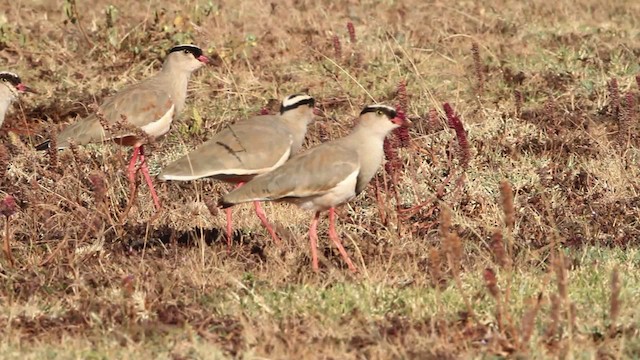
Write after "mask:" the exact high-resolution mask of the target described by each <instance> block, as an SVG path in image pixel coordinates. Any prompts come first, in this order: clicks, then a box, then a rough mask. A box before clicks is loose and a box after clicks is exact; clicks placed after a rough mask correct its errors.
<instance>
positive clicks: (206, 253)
mask: <svg viewBox="0 0 640 360" xmlns="http://www.w3.org/2000/svg"><path fill="white" fill-rule="evenodd" d="M1 6H2V9H3V10H4V13H5V14H6V18H2V19H0V58H1V59H2V61H3V64H4V65H3V66H4V68H6V69H8V70H12V71H15V72H17V73H19V74H20V76H21V77H22V79H23V80H24V81H25V82H27V83H28V84H29V85H30V86H31V87H33V88H36V89H38V90H39V92H40V94H39V95H32V96H27V97H23V98H22V99H21V102H20V103H18V104H14V106H13V110H12V112H11V113H10V114H8V116H7V120H6V121H5V124H4V126H3V128H2V129H0V199H2V200H1V201H0V215H1V217H0V224H1V225H2V228H1V229H2V238H3V257H2V261H1V266H2V267H1V269H0V278H1V279H2V280H1V281H2V284H3V285H4V286H3V287H2V288H1V289H0V299H2V301H3V303H4V304H6V306H4V308H3V310H2V312H0V326H1V327H2V329H3V332H4V334H3V335H4V336H3V342H2V344H1V346H2V350H3V352H6V353H11V354H18V353H19V352H31V353H32V354H33V356H35V357H42V356H44V354H48V353H50V351H55V353H57V354H67V355H68V357H73V356H76V357H89V356H91V355H94V356H107V355H106V354H110V355H109V356H119V357H141V356H145V357H149V356H156V357H172V358H211V357H238V358H240V357H267V358H294V357H299V358H385V359H386V358H416V359H429V358H434V359H435V358H437V359H442V358H452V359H453V358H460V357H463V358H464V357H473V356H477V355H476V354H485V355H495V356H503V357H507V356H523V357H543V358H544V357H550V358H556V357H570V356H579V357H586V356H589V357H598V358H601V357H607V358H609V357H611V358H624V357H634V356H635V357H637V356H638V354H639V353H640V343H639V342H638V340H637V339H638V331H639V330H638V327H637V321H635V320H634V319H637V317H638V316H639V315H640V314H639V313H638V310H637V309H636V307H635V306H633V299H634V298H635V297H636V296H637V295H638V294H637V289H638V288H639V285H640V284H639V281H638V280H639V279H638V276H637V275H636V274H637V271H638V266H639V264H640V263H639V262H638V259H639V258H638V256H639V255H638V239H640V224H639V222H638V218H639V215H640V213H639V208H640V207H639V205H640V195H638V193H639V190H640V189H639V184H638V178H639V174H638V165H637V164H638V157H639V152H638V149H639V148H640V144H639V140H640V137H638V130H639V127H640V125H639V120H640V119H639V118H638V116H639V115H638V114H639V111H638V106H639V104H640V99H639V96H640V80H638V79H640V77H638V73H640V64H639V63H638V60H637V59H638V58H637V56H638V53H640V51H639V50H638V49H640V42H639V40H638V39H637V36H635V37H634V35H633V34H634V31H635V30H634V29H637V28H638V25H639V24H638V19H637V18H634V17H633V16H632V14H633V13H634V11H635V13H637V11H640V5H638V4H636V3H635V2H631V1H621V2H618V3H616V4H613V5H611V4H604V3H596V2H594V1H591V0H584V1H581V2H579V3H578V4H574V3H572V4H569V3H566V4H565V3H563V2H556V3H553V4H547V3H545V4H544V6H542V5H536V4H528V5H525V4H521V3H520V2H514V1H494V2H493V4H492V6H488V5H476V4H471V3H468V4H459V5H451V4H444V3H438V2H436V3H429V4H424V3H422V2H419V1H414V2H404V3H400V2H398V3H395V2H391V3H389V2H386V3H379V2H376V3H366V4H361V5H355V4H353V3H348V2H342V3H341V2H338V3H331V4H330V5H328V4H318V3H314V2H308V1H292V2H286V3H268V2H258V3H251V4H250V3H242V2H241V3H237V2H228V1H222V2H210V1H191V2H187V3H186V4H183V5H180V6H179V5H177V4H174V3H171V4H169V3H166V2H156V1H153V2H151V3H137V2H124V1H115V2H113V3H111V4H109V5H108V4H106V3H100V2H97V1H96V2H76V1H74V0H64V1H62V0H60V1H57V2H34V3H32V4H28V5H27V4H22V3H21V4H20V5H16V6H14V5H11V6H10V5H9V4H4V5H1ZM525 6H527V8H526V9H524V8H523V7H525ZM589 9H591V10H589ZM45 13H46V14H47V17H46V18H44V17H43V16H44V15H43V14H45ZM525 13H526V15H525ZM283 19H286V21H283ZM181 42H194V43H196V44H198V45H200V46H201V47H202V48H203V49H206V52H207V53H208V54H207V55H210V56H211V57H212V58H214V59H215V61H214V65H213V66H210V67H208V68H207V69H205V71H202V72H199V73H197V74H195V75H194V76H193V78H192V81H191V83H190V90H191V91H190V96H189V100H188V106H187V109H186V110H185V111H184V113H183V114H182V115H181V118H180V120H179V121H177V122H176V123H174V126H173V128H172V131H171V132H170V134H168V135H167V136H165V137H164V138H163V139H160V140H159V141H158V142H156V143H155V144H151V146H149V147H148V149H147V151H148V161H149V166H150V170H151V172H152V174H154V173H155V174H157V173H158V172H159V169H160V168H161V167H162V166H164V165H166V164H167V163H169V162H170V161H171V160H173V159H175V158H177V157H178V156H180V155H182V154H184V153H185V152H186V151H188V149H191V148H193V147H194V146H196V145H198V144H200V143H201V142H202V141H204V140H206V139H207V138H208V136H209V135H210V134H212V133H214V132H216V131H218V130H219V129H221V127H223V126H225V124H228V123H230V122H233V121H236V120H237V119H239V118H242V117H246V116H250V115H253V114H257V113H267V112H271V111H273V109H274V108H276V107H277V104H278V99H280V98H282V97H283V96H285V95H287V94H290V93H293V92H297V91H301V90H308V91H309V93H310V94H311V95H313V96H314V97H315V98H316V99H318V107H319V109H320V110H321V114H322V115H321V117H320V118H319V119H318V121H316V123H315V124H314V125H312V126H311V129H310V131H309V134H308V136H307V139H308V141H307V145H308V146H313V145H314V144H317V143H319V142H321V141H326V140H328V139H333V138H336V137H339V136H343V135H344V134H346V133H347V132H348V131H349V129H350V127H351V126H352V124H353V119H354V118H355V115H356V114H357V113H358V111H359V110H360V109H361V108H362V106H364V105H365V104H369V103H372V102H381V103H386V104H389V105H393V106H396V107H397V108H398V110H399V114H401V115H402V116H406V117H407V118H409V119H411V120H412V121H413V122H414V124H415V126H414V128H413V129H412V130H411V131H410V133H409V134H406V133H397V134H394V135H393V136H391V137H389V139H387V142H386V145H385V154H386V156H387V162H386V164H385V167H384V169H383V170H381V171H380V172H379V173H378V175H377V176H376V178H375V179H374V180H373V181H372V184H370V186H369V187H368V188H367V190H366V191H365V194H363V195H361V196H360V197H358V198H357V199H356V200H354V201H352V202H351V203H350V204H349V205H348V206H345V207H343V208H341V209H339V210H338V217H339V221H338V226H339V227H340V228H339V233H340V235H341V236H342V237H343V243H344V244H345V247H346V249H347V251H348V252H349V254H350V255H351V256H352V258H353V259H354V260H356V263H357V265H358V267H359V268H361V269H363V271H362V273H361V274H359V275H355V276H353V275H351V274H349V273H348V271H346V269H345V268H344V266H343V263H342V262H341V261H340V256H339V254H338V253H337V251H336V249H334V248H332V247H331V245H330V244H329V243H323V244H320V247H321V248H320V251H319V253H320V258H321V259H320V261H321V269H322V272H321V274H319V275H315V274H313V273H312V272H311V270H310V269H311V267H310V259H309V258H308V256H307V253H308V251H307V246H308V244H307V243H306V240H305V239H306V234H305V231H306V224H307V223H308V217H309V216H310V214H305V213H302V212H300V211H298V210H297V209H295V208H293V207H288V206H286V205H281V204H275V205H274V204H270V205H267V206H266V207H265V209H266V211H267V215H268V216H269V217H270V219H272V220H273V221H274V222H275V224H276V226H277V231H278V232H279V234H280V235H281V237H282V239H283V240H284V242H285V246H284V247H282V248H279V247H276V246H274V245H273V244H272V242H271V241H269V238H268V234H266V233H265V232H264V231H263V229H262V228H261V226H260V224H259V223H258V222H257V221H256V220H255V219H254V217H253V216H247V215H248V214H249V211H250V209H249V208H248V207H246V208H245V207H242V208H239V209H237V210H234V211H235V215H234V216H235V218H236V219H237V223H238V226H237V230H236V233H235V234H234V239H233V241H234V243H235V246H233V247H232V250H231V252H228V251H227V248H226V242H225V239H224V236H223V235H222V233H223V232H221V231H220V229H222V228H223V224H224V216H222V214H219V213H217V210H216V209H215V207H214V206H212V204H215V199H217V197H218V196H219V194H220V193H222V192H225V191H227V190H229V189H228V188H227V186H225V185H223V184H220V183H216V182H213V181H207V180H204V181H199V182H194V183H175V182H169V183H157V189H158V195H159V196H160V198H161V202H162V203H163V204H165V208H164V209H163V210H162V211H161V212H159V213H155V210H154V208H153V204H152V202H151V197H150V194H149V193H148V190H147V189H146V188H145V187H142V188H141V189H140V193H139V198H138V200H137V201H136V202H135V203H133V204H132V207H131V208H130V209H128V204H127V200H128V194H129V188H128V182H127V178H126V174H125V169H126V161H127V157H128V149H126V148H122V147H117V146H113V145H107V146H102V145H91V146H86V147H79V146H71V147H70V149H68V150H65V151H62V152H36V151H35V150H34V149H33V146H34V145H35V144H37V143H39V142H40V141H42V140H44V139H45V138H49V137H51V136H53V135H54V134H55V133H56V132H57V131H59V130H60V129H61V128H62V126H64V124H66V123H68V122H70V121H72V119H73V118H75V117H76V116H84V115H86V114H87V113H89V112H91V111H92V106H93V104H96V103H98V102H100V100H101V99H103V98H104V97H105V96H107V95H108V94H110V93H112V92H113V91H115V90H116V89H118V88H121V87H123V86H124V85H126V84H128V83H131V82H134V81H135V80H137V79H141V78H143V77H145V76H148V75H149V74H151V73H153V72H154V71H156V69H157V68H158V67H159V65H160V62H161V61H162V59H163V57H164V55H165V54H164V52H165V51H166V49H168V48H169V47H170V46H172V45H175V44H176V43H181ZM274 104H275V105H274ZM319 230H320V232H324V231H327V230H326V229H324V228H322V229H319ZM319 235H320V238H323V235H322V234H319ZM52 349H55V350H52ZM114 354H116V355H114ZM15 356H16V357H17V355H15Z"/></svg>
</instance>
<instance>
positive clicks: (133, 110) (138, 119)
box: [58, 86, 174, 147]
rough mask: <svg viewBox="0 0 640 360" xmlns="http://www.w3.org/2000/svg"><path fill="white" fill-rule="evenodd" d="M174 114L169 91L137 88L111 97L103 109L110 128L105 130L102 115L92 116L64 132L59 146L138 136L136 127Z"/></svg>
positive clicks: (101, 107)
mask: <svg viewBox="0 0 640 360" xmlns="http://www.w3.org/2000/svg"><path fill="white" fill-rule="evenodd" d="M173 111H174V104H173V101H172V100H171V97H170V95H169V94H168V93H167V92H166V91H164V90H162V89H160V88H155V87H151V88H149V87H144V86H142V87H141V86H133V87H131V88H128V89H125V90H123V91H121V92H119V93H117V94H115V95H113V96H112V97H109V98H107V99H106V100H105V102H104V103H103V104H102V105H101V106H100V112H102V115H103V116H104V120H105V121H106V123H107V124H108V127H109V128H108V129H103V127H102V125H101V123H100V120H99V118H98V116H96V115H95V114H92V115H90V116H88V117H86V118H84V119H82V120H79V121H78V122H76V123H74V124H72V125H70V126H69V127H67V128H66V129H65V130H64V131H62V132H61V133H60V134H59V136H58V146H59V147H64V146H67V145H68V141H69V140H70V139H73V140H74V141H75V142H76V143H77V144H87V143H90V142H99V141H102V140H109V139H116V138H121V137H125V136H130V135H135V131H134V128H141V127H143V126H146V125H149V124H151V123H154V122H156V121H159V120H160V119H163V117H165V116H170V117H171V116H172V115H173V114H172V113H171V112H173ZM124 120H126V121H124ZM166 120H169V121H170V120H171V119H170V118H169V119H166ZM119 124H120V125H119ZM105 130H106V131H105ZM151 135H154V134H151Z"/></svg>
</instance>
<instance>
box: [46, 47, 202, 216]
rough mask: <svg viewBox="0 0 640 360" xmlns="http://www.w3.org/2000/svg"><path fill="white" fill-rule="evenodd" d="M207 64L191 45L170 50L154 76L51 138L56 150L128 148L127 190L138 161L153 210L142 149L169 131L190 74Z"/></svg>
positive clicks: (183, 98) (199, 50)
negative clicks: (99, 146)
mask: <svg viewBox="0 0 640 360" xmlns="http://www.w3.org/2000/svg"><path fill="white" fill-rule="evenodd" d="M208 62H209V59H208V58H207V57H206V56H204V55H203V54H202V49H200V48H199V47H197V46H195V45H178V46H174V47H172V48H171V49H170V50H169V54H168V55H167V58H166V59H165V61H164V64H162V70H160V72H159V73H157V74H156V75H154V76H152V77H150V78H148V79H146V80H143V81H141V82H139V83H137V84H134V85H131V86H129V87H127V88H124V89H123V90H121V91H119V92H118V93H116V94H114V95H113V96H110V97H108V98H107V99H106V100H105V101H104V102H103V103H102V105H100V106H99V110H98V114H92V115H89V116H88V117H86V118H84V119H81V120H79V121H78V122H76V123H74V124H72V125H70V126H68V127H67V128H66V129H64V131H62V132H61V133H60V134H59V135H58V137H57V138H56V146H57V148H58V149H64V148H66V147H69V144H70V143H71V142H74V143H75V144H78V145H85V144H89V143H97V142H105V141H113V142H115V143H117V144H120V145H125V146H133V155H132V157H131V161H130V162H129V167H128V175H129V181H130V183H131V184H132V185H131V186H132V188H134V189H135V176H136V172H137V169H136V165H137V162H138V160H140V170H141V171H142V174H143V175H144V178H145V180H146V182H147V184H148V185H149V189H150V191H151V196H152V197H153V202H154V204H155V206H156V208H157V209H159V208H160V200H159V199H158V195H157V194H156V191H155V188H154V187H153V183H152V182H151V176H150V175H149V169H148V168H147V163H146V161H145V156H144V151H143V145H144V144H145V143H146V142H147V138H151V139H155V138H158V137H160V136H162V135H164V134H166V133H167V132H168V131H169V129H170V127H171V122H172V121H173V119H174V117H176V116H177V115H178V114H179V113H180V112H181V111H182V109H183V108H184V104H185V101H186V99H187V83H188V81H189V77H190V76H191V73H192V72H194V71H196V70H198V69H200V68H201V67H202V66H203V65H205V64H207V63H208ZM50 142H51V141H50V140H48V141H45V142H44V143H42V144H40V145H38V146H36V149H37V150H46V149H48V148H49V145H50ZM132 196H133V194H132Z"/></svg>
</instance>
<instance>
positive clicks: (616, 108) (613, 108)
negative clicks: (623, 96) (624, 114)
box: [608, 78, 620, 119]
mask: <svg viewBox="0 0 640 360" xmlns="http://www.w3.org/2000/svg"><path fill="white" fill-rule="evenodd" d="M608 89H609V114H610V115H611V116H613V118H614V119H617V118H618V116H619V115H620V90H618V79H616V78H612V79H611V80H610V81H609V84H608Z"/></svg>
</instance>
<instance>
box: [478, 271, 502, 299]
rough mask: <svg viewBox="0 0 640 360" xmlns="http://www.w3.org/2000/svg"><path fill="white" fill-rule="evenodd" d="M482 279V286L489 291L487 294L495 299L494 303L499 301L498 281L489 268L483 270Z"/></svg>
mask: <svg viewBox="0 0 640 360" xmlns="http://www.w3.org/2000/svg"><path fill="white" fill-rule="evenodd" d="M482 277H483V278H484V285H485V286H486V287H487V289H488V290H489V294H491V296H492V297H493V298H494V299H496V301H499V300H500V290H499V289H498V279H497V278H496V273H495V271H493V269H491V268H485V269H484V271H483V272H482Z"/></svg>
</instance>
